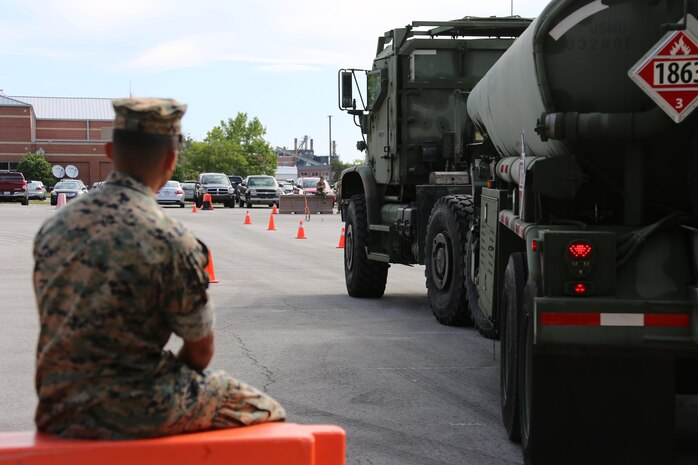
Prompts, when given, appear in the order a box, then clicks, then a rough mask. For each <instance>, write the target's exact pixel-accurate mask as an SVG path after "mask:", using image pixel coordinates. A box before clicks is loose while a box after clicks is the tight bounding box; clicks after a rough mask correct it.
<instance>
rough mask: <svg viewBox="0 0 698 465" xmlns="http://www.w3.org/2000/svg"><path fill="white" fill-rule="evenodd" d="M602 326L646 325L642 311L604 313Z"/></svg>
mask: <svg viewBox="0 0 698 465" xmlns="http://www.w3.org/2000/svg"><path fill="white" fill-rule="evenodd" d="M601 326H645V315H644V314H642V313H602V314H601Z"/></svg>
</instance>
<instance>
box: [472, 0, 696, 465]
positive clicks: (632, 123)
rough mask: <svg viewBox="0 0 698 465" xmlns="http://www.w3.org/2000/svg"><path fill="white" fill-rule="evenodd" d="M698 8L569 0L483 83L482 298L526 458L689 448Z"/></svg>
mask: <svg viewBox="0 0 698 465" xmlns="http://www.w3.org/2000/svg"><path fill="white" fill-rule="evenodd" d="M695 16H698V4H697V3H696V2H693V1H685V2H684V1H679V0H674V1H670V0H632V1H628V0H597V1H591V2H590V1H588V0H557V1H553V2H551V3H550V4H549V5H548V6H547V7H546V8H545V9H544V11H543V12H542V13H541V14H540V16H539V17H538V18H537V19H536V20H535V21H534V22H533V24H531V26H530V27H529V28H528V29H527V30H526V31H525V32H524V33H523V34H522V35H521V36H520V37H519V38H518V39H517V40H516V42H515V43H514V44H513V45H512V46H511V47H510V48H509V49H508V50H507V52H506V53H504V55H503V56H502V57H501V58H500V59H499V60H498V61H497V63H495V64H494V65H493V66H492V68H491V69H490V70H489V71H488V73H487V74H486V75H485V76H484V77H483V78H482V80H480V82H479V83H478V84H477V85H476V86H475V88H474V89H473V90H472V92H471V93H470V94H469V96H468V98H467V111H468V115H469V118H470V121H472V122H473V124H474V126H475V128H476V130H475V131H474V132H475V133H476V134H479V135H481V136H482V140H481V141H475V142H473V143H472V144H470V145H468V147H467V150H466V158H467V159H468V160H470V161H471V163H470V165H469V168H470V172H471V174H472V186H473V191H472V198H473V202H474V205H475V211H474V213H473V215H472V217H471V219H470V223H469V230H468V234H469V238H468V242H467V246H466V255H467V258H466V260H465V261H466V263H467V266H466V273H465V279H466V281H467V283H468V285H467V289H468V292H469V295H468V299H469V300H470V301H471V302H477V305H476V307H477V308H478V312H479V313H480V315H481V317H483V318H484V319H485V320H486V321H488V322H489V323H490V324H491V326H492V327H493V328H496V332H497V334H498V335H499V337H500V339H501V344H500V348H501V357H500V359H501V377H500V378H501V408H502V417H503V420H504V424H505V427H506V430H507V433H508V435H509V437H510V438H512V439H514V440H519V439H520V440H521V442H522V446H523V451H524V458H525V462H526V463H536V464H538V463H565V464H568V463H613V464H619V463H628V464H630V463H632V464H638V463H647V464H650V463H652V464H667V463H674V440H675V439H674V437H675V435H674V428H675V426H674V425H675V421H674V409H675V394H677V393H691V394H695V393H696V391H697V390H696V387H697V386H696V382H695V380H696V379H697V378H698V365H697V364H696V360H697V357H698V318H697V317H698V275H697V271H698V229H696V228H697V226H698V222H697V221H696V212H697V211H698V139H697V137H698V119H697V117H696V114H695V112H693V110H694V108H695V107H696V105H697V104H698V39H697V37H698V22H697V21H696V19H695ZM472 307H473V306H471V308H472ZM563 457H564V458H563Z"/></svg>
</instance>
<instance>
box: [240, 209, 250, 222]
mask: <svg viewBox="0 0 698 465" xmlns="http://www.w3.org/2000/svg"><path fill="white" fill-rule="evenodd" d="M242 224H252V218H250V211H249V210H247V216H245V222H244V223H242Z"/></svg>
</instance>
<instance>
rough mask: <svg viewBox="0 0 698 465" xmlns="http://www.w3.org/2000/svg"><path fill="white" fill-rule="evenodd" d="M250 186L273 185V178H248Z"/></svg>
mask: <svg viewBox="0 0 698 465" xmlns="http://www.w3.org/2000/svg"><path fill="white" fill-rule="evenodd" d="M250 186H255V187H273V186H275V183H274V178H250Z"/></svg>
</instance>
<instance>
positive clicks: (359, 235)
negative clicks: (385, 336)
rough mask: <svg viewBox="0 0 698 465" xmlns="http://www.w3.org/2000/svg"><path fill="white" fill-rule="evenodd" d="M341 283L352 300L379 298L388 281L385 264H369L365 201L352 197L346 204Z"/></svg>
mask: <svg viewBox="0 0 698 465" xmlns="http://www.w3.org/2000/svg"><path fill="white" fill-rule="evenodd" d="M344 230H345V243H344V280H345V281H346V285H347V292H348V293H349V295H350V296H352V297H382V296H383V293H384V292H385V283H386V281H387V279H388V267H389V266H390V265H389V264H388V263H384V262H377V261H375V260H369V259H368V257H367V256H366V248H367V247H368V216H367V214H366V199H365V198H364V196H363V195H354V196H352V198H351V199H350V200H349V208H347V217H346V225H345V228H344Z"/></svg>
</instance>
